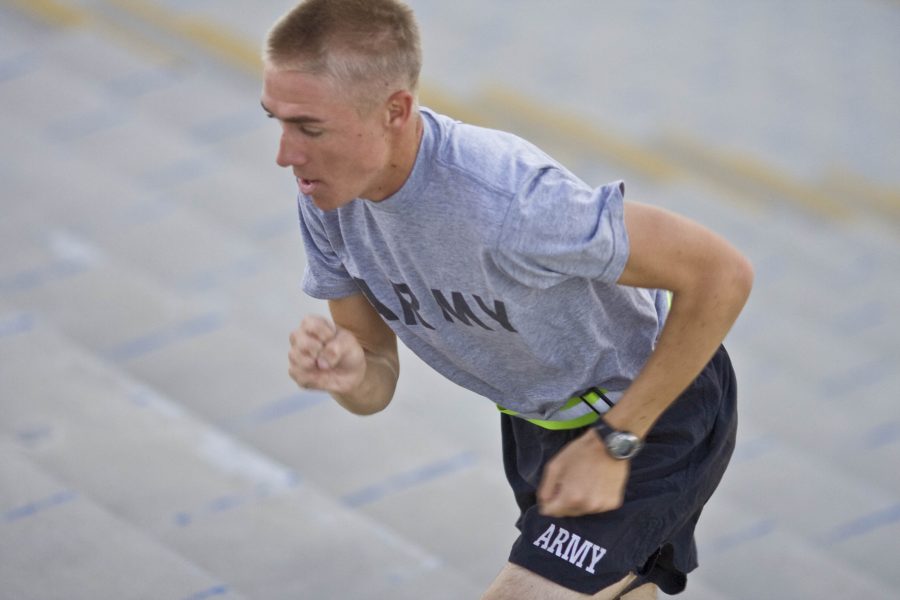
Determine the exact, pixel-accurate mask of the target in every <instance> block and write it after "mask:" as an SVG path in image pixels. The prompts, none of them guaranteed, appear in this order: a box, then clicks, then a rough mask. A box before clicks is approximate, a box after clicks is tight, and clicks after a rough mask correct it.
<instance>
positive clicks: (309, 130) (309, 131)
mask: <svg viewBox="0 0 900 600" xmlns="http://www.w3.org/2000/svg"><path fill="white" fill-rule="evenodd" d="M297 129H298V130H299V131H300V133H302V134H303V135H305V136H306V137H311V138H317V137H319V136H320V135H322V133H323V132H322V130H321V129H317V128H315V127H310V126H309V125H297Z"/></svg>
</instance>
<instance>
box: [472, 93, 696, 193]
mask: <svg viewBox="0 0 900 600" xmlns="http://www.w3.org/2000/svg"><path fill="white" fill-rule="evenodd" d="M478 104H479V105H481V104H484V105H486V106H489V107H491V108H493V110H495V111H496V112H498V114H502V115H507V116H511V117H513V118H516V119H518V120H521V121H522V122H524V123H528V124H530V125H532V126H537V127H539V128H541V129H542V130H546V131H548V132H550V133H551V134H552V135H554V136H558V137H561V138H563V139H565V140H568V142H569V143H576V144H578V145H579V146H581V147H583V148H585V149H587V150H590V151H593V152H594V153H596V154H599V155H602V156H606V157H607V158H609V159H610V160H612V161H613V162H616V163H618V164H621V165H623V166H625V167H627V168H629V169H631V170H633V171H636V172H637V173H640V174H642V175H645V176H648V177H650V178H652V179H659V180H669V179H673V178H675V177H678V176H680V175H683V169H681V167H679V166H678V165H677V164H674V163H672V162H671V161H668V160H665V159H664V158H663V157H660V156H658V155H656V154H654V153H653V152H649V151H647V150H646V149H644V148H642V147H641V146H639V145H637V144H633V143H631V142H629V141H627V140H625V139H624V138H621V137H619V136H616V135H614V134H611V133H609V132H606V131H602V130H600V129H598V128H596V127H592V126H591V125H590V122H589V121H587V120H585V119H581V118H578V117H577V116H575V115H572V114H569V113H566V112H562V111H557V110H551V109H549V108H547V107H546V106H544V105H543V104H540V103H537V102H533V101H530V100H528V99H527V98H525V97H524V96H522V94H519V93H517V92H515V91H512V90H510V89H507V88H504V87H500V86H498V85H491V86H490V87H488V88H486V89H485V90H484V92H483V95H482V97H481V98H479V99H478Z"/></svg>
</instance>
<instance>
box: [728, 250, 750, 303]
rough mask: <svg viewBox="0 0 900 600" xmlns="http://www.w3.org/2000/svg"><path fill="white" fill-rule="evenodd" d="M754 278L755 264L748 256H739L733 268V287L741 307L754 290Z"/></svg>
mask: <svg viewBox="0 0 900 600" xmlns="http://www.w3.org/2000/svg"><path fill="white" fill-rule="evenodd" d="M753 278H754V272H753V264H752V263H751V262H750V261H749V260H748V259H747V257H746V256H743V255H738V256H737V258H736V260H735V262H734V266H733V268H732V286H733V287H734V291H735V294H736V296H737V298H738V299H739V302H740V305H741V306H743V305H744V304H745V303H746V302H747V299H748V298H749V297H750V291H751V290H752V289H753Z"/></svg>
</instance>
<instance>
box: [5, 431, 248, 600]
mask: <svg viewBox="0 0 900 600" xmlns="http://www.w3.org/2000/svg"><path fill="white" fill-rule="evenodd" d="M39 435H40V432H39V431H38V430H36V429H30V430H25V429H21V430H19V431H18V432H17V434H16V435H15V436H11V435H10V434H9V432H4V433H3V434H2V435H0V455H2V456H3V460H2V461H0V532H2V536H3V541H2V543H0V582H2V583H0V598H3V599H4V600H54V599H60V600H62V599H66V600H68V599H72V600H91V599H94V598H112V597H115V598H123V599H125V598H133V599H134V600H139V599H142V598H150V597H152V598H178V599H187V598H202V597H212V596H213V595H215V596H216V597H220V598H223V599H224V598H228V599H234V600H237V599H239V598H244V596H242V595H240V594H239V593H237V592H235V591H234V590H233V589H231V588H230V587H229V586H228V585H226V584H223V583H222V582H221V580H219V579H217V578H216V577H214V576H213V575H211V574H209V573H208V572H206V571H204V570H203V569H201V568H200V567H198V566H197V565H196V564H193V563H192V562H190V561H189V560H186V559H185V558H184V557H183V556H181V555H179V554H178V553H177V552H175V551H173V550H172V549H171V548H170V547H167V546H166V545H165V544H163V543H161V542H159V541H158V540H155V539H153V538H152V537H148V536H147V535H146V533H145V532H144V531H141V530H140V529H137V528H136V527H135V526H134V525H133V524H132V523H129V522H127V521H126V520H124V519H122V518H120V517H119V516H117V515H115V514H113V513H112V512H110V511H109V510H107V509H106V508H105V507H103V506H102V503H97V502H95V501H94V500H93V499H92V498H91V497H90V495H89V494H87V493H85V491H84V490H82V489H80V488H79V487H77V486H75V487H73V486H72V485H71V482H69V481H63V480H60V479H58V478H56V477H53V476H51V475H50V474H48V473H47V472H46V471H45V470H43V469H42V468H40V467H39V466H37V465H36V464H35V461H33V460H32V459H30V458H29V457H28V454H29V453H28V452H27V451H24V450H23V449H22V447H21V444H22V443H23V441H22V440H23V438H30V439H31V440H32V443H33V441H34V440H35V438H36V437H38V436H39ZM27 443H29V442H25V444H27Z"/></svg>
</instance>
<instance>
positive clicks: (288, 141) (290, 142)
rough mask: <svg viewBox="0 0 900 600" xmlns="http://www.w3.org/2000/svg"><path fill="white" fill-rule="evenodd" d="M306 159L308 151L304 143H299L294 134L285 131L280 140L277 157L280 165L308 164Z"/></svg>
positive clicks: (276, 160) (276, 159)
mask: <svg viewBox="0 0 900 600" xmlns="http://www.w3.org/2000/svg"><path fill="white" fill-rule="evenodd" d="M306 160H307V156H306V151H305V150H304V149H303V147H302V145H301V144H298V143H297V140H296V138H295V137H294V136H290V135H288V132H286V131H283V132H282V133H281V139H280V140H279V142H278V155H277V156H276V157H275V162H276V163H277V164H278V166H279V167H293V166H303V165H305V164H306Z"/></svg>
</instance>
